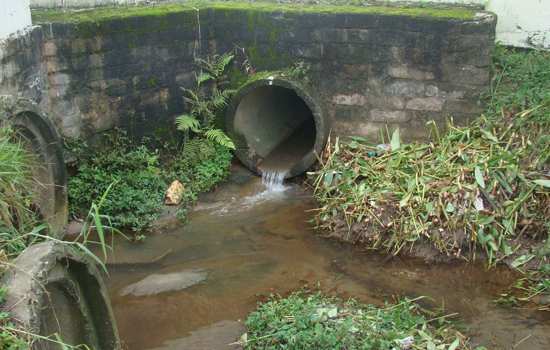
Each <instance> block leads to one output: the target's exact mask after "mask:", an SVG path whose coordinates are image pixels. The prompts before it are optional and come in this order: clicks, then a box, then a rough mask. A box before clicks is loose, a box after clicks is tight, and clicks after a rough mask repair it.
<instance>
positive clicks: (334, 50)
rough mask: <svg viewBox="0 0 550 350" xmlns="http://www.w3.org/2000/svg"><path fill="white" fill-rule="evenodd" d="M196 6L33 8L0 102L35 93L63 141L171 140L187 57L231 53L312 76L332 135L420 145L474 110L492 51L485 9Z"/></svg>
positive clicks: (1, 78)
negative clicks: (118, 131)
mask: <svg viewBox="0 0 550 350" xmlns="http://www.w3.org/2000/svg"><path fill="white" fill-rule="evenodd" d="M197 9H198V11H197ZM197 9H195V8H191V7H187V6H185V5H182V4H170V5H157V6H145V7H123V8H120V9H117V8H109V9H91V10H81V11H78V12H71V11H61V10H60V11H55V10H49V11H34V12H33V18H34V23H35V24H40V25H41V28H38V29H37V30H36V31H35V32H33V33H34V34H33V36H32V38H31V39H32V40H29V38H27V39H22V40H19V39H16V38H15V39H13V40H12V41H11V42H10V43H7V44H6V45H0V57H1V58H2V61H1V62H2V63H0V64H1V65H2V68H3V69H2V72H4V73H3V74H2V75H0V92H2V91H10V93H11V90H13V89H12V88H13V87H14V86H16V87H17V86H18V87H23V88H24V87H25V86H39V87H40V89H38V90H39V92H40V94H37V95H36V98H37V99H39V100H40V101H37V102H40V106H41V107H42V108H44V112H46V113H47V114H49V115H51V116H54V119H53V121H54V123H55V125H56V127H57V128H58V129H59V131H60V132H61V133H62V134H63V135H64V136H72V137H81V138H86V137H88V136H91V135H94V134H96V133H98V132H100V131H104V130H107V129H110V128H112V127H114V126H119V127H122V128H125V129H127V130H128V131H129V133H130V135H134V136H138V137H139V136H141V135H145V134H149V135H151V134H153V135H154V136H156V137H160V138H164V137H171V136H172V135H173V134H175V133H176V131H175V127H174V117H175V116H176V115H180V114H181V113H182V112H184V111H185V110H186V109H187V106H186V105H185V104H184V102H183V99H182V91H181V89H180V88H181V87H185V88H192V87H194V86H195V74H194V73H195V70H196V65H195V64H194V58H196V57H206V56H207V55H212V54H221V53H225V52H234V50H235V48H236V47H238V48H239V50H238V52H244V53H245V56H246V61H247V63H249V64H251V65H252V67H253V68H254V70H255V71H257V72H263V71H281V70H285V69H288V68H289V67H291V66H292V65H294V64H295V63H296V62H301V63H303V65H302V66H303V67H308V69H307V70H304V71H303V73H304V75H305V77H304V80H305V79H307V81H308V82H309V85H310V86H312V87H313V88H314V89H315V93H314V94H313V95H315V98H316V100H315V101H316V104H317V105H318V108H319V110H320V111H321V115H322V117H323V118H324V119H323V120H324V124H325V127H326V129H327V130H330V132H331V135H333V136H346V135H359V136H364V137H373V138H375V137H377V136H378V135H379V132H380V130H384V129H385V128H386V127H389V128H390V129H392V128H395V127H400V128H401V131H402V135H403V136H404V137H405V138H407V139H412V138H422V137H425V136H426V135H427V131H426V128H425V124H426V122H427V121H429V120H435V121H436V122H441V123H444V121H445V120H446V119H447V118H448V117H450V116H452V117H453V118H454V120H455V122H457V123H464V122H466V121H467V120H469V119H471V118H473V117H475V116H478V115H479V112H480V111H481V106H480V105H479V104H478V101H479V96H480V93H481V92H482V91H484V90H485V89H486V87H487V86H488V84H489V81H490V75H489V72H490V62H491V54H492V50H493V47H494V35H495V25H496V17H495V16H494V15H492V14H491V13H488V12H483V11H478V10H475V9H464V8H435V9H434V8H429V7H424V8H414V7H408V8H396V7H388V8H386V7H379V6H368V7H349V6H343V7H338V6H318V7H317V6H315V5H302V6H292V5H283V4H260V3H246V4H241V3H222V4H216V3H205V4H204V5H200V6H199V7H198V8H197ZM30 44H32V47H31V48H29V47H27V46H29V45H30ZM31 57H32V58H33V59H32V60H29V59H27V58H31ZM34 58H38V59H39V60H40V63H39V64H37V63H36V62H35V61H36V60H35V59H34ZM29 66H33V67H34V68H33V69H29ZM235 68H237V70H238V68H240V66H239V64H236V65H235ZM26 72H33V75H32V77H33V79H32V81H31V80H30V79H28V78H30V77H27V76H26V74H27V73H26ZM35 73H36V74H35ZM34 78H36V79H34ZM236 80H240V78H239V79H236ZM34 82H39V83H40V84H38V85H37V84H35V83H34ZM299 82H301V81H299ZM266 91H267V90H266ZM308 92H309V90H308ZM265 93H274V92H265ZM257 94H261V93H260V92H258V93H257ZM282 95H284V94H279V93H277V96H282ZM287 96H290V95H287ZM281 98H282V97H281ZM251 99H252V97H251ZM305 102H306V105H307V101H305ZM246 105H247V103H244V104H243V108H245V107H246ZM310 107H311V106H310ZM279 114H280V113H279ZM241 129H242V128H241ZM257 130H259V128H258V129H257ZM283 134H284V133H281V134H280V136H281V135H283ZM264 139H265V138H264ZM306 139H307V138H306ZM250 142H251V141H250V140H249V143H250ZM266 147H267V146H266ZM261 148H262V146H261V145H259V144H258V145H256V146H254V147H253V149H256V151H258V152H259V153H262V152H263V151H265V150H262V149H261ZM314 148H315V147H314Z"/></svg>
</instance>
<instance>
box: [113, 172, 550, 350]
mask: <svg viewBox="0 0 550 350" xmlns="http://www.w3.org/2000/svg"><path fill="white" fill-rule="evenodd" d="M312 208H314V203H313V201H312V199H311V196H310V194H308V193H307V192H305V191H304V190H303V189H301V188H300V187H298V186H292V185H289V186H287V187H286V188H277V190H275V191H266V190H265V187H264V186H263V185H262V182H261V179H259V178H257V177H255V176H252V175H251V174H249V173H248V172H246V171H244V170H242V169H240V168H238V169H236V170H234V171H233V174H232V176H231V178H230V180H229V181H228V182H227V183H226V184H224V185H222V186H221V187H220V188H219V189H218V190H216V191H214V192H212V193H210V194H208V195H205V196H203V197H202V198H201V200H200V201H199V203H198V204H197V206H196V207H195V208H194V210H193V211H192V212H191V213H190V215H189V222H188V223H187V224H185V225H182V224H174V225H168V226H167V227H166V228H165V229H163V230H161V231H162V232H161V233H158V234H155V235H152V236H150V237H147V239H146V240H145V241H144V242H142V243H130V242H126V241H124V240H118V241H116V242H115V255H114V256H112V257H110V261H109V264H108V266H109V270H110V278H109V280H108V285H109V289H110V293H111V300H112V303H113V307H114V311H115V315H116V318H117V322H118V327H119V330H120V334H121V338H122V339H123V341H124V344H125V347H126V348H127V349H131V350H145V349H156V350H159V349H201V350H202V349H232V348H238V347H236V346H234V345H233V346H231V345H228V344H230V343H232V342H234V341H235V340H236V339H237V338H238V337H239V336H240V335H241V334H242V333H243V332H244V326H243V322H242V321H243V320H244V318H245V317H246V315H247V313H249V312H250V311H252V310H253V309H254V308H255V305H256V303H257V302H258V301H261V300H265V298H266V297H267V296H269V295H270V294H271V293H280V294H285V293H288V292H290V291H292V290H296V289H299V288H301V287H303V286H304V285H309V286H319V287H320V288H321V289H322V290H324V291H325V292H327V293H330V294H333V295H339V296H342V297H348V296H353V297H355V298H358V299H360V300H361V301H364V302H367V303H374V304H382V303H383V302H384V300H391V298H392V297H393V296H408V297H417V296H427V297H429V299H424V301H422V303H423V304H424V305H425V306H427V307H430V308H439V307H444V308H445V312H446V313H454V312H458V313H459V314H460V320H461V323H462V324H463V325H464V327H466V328H467V329H468V334H470V335H471V336H472V338H473V342H474V343H475V344H482V345H485V346H486V347H487V348H489V349H494V348H496V349H526V350H527V349H529V350H538V349H540V350H542V349H545V350H546V349H550V317H549V315H548V313H541V312H536V311H532V310H518V309H510V308H505V307H502V306H498V305H496V304H495V303H494V302H493V300H494V299H495V297H496V296H497V295H498V293H499V292H502V291H504V290H505V289H506V288H507V287H508V286H509V285H510V283H512V281H513V280H514V277H515V276H513V274H512V273H511V272H509V271H508V270H506V269H500V270H499V269H494V270H490V271H486V270H485V269H484V268H483V266H474V265H471V264H461V263H456V264H427V263H424V262H423V261H421V260H415V259H401V258H388V257H387V256H384V255H377V254H373V253H367V252H364V251H361V250H359V249H357V248H355V247H352V246H350V245H346V244H341V243H338V242H334V241H331V240H328V239H325V238H321V237H319V235H316V234H315V233H314V232H313V231H312V229H311V227H310V225H309V224H308V220H309V218H310V217H311V215H312V213H311V211H310V210H311V209H312Z"/></svg>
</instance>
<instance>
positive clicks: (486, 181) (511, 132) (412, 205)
mask: <svg viewBox="0 0 550 350" xmlns="http://www.w3.org/2000/svg"><path fill="white" fill-rule="evenodd" d="M549 67H550V54H549V53H544V52H536V51H530V52H524V51H514V50H508V49H504V48H498V50H497V52H496V55H495V59H494V65H493V69H494V73H495V74H494V79H493V82H492V85H491V89H490V91H489V92H488V93H487V96H486V97H485V101H486V104H487V109H486V112H485V113H484V114H483V115H481V116H480V117H479V118H478V119H477V120H476V121H474V122H473V123H472V124H471V125H470V126H468V127H457V126H454V125H453V124H452V123H449V125H448V127H447V130H446V131H445V132H441V131H440V130H438V129H437V127H436V126H435V124H433V123H429V125H427V127H429V128H431V130H432V139H431V142H429V143H413V144H401V142H400V139H399V133H398V131H397V132H394V133H393V135H392V136H389V135H388V139H387V140H385V142H389V143H390V144H391V147H390V148H391V149H390V151H388V152H385V153H384V152H380V149H378V148H377V147H376V146H374V145H373V144H371V143H369V142H368V140H364V139H361V138H355V139H352V140H350V141H347V142H339V141H337V142H336V143H333V144H332V145H329V146H328V148H327V151H326V152H325V154H324V157H323V159H322V169H321V170H320V171H319V172H316V173H314V185H315V196H316V198H317V199H318V201H319V203H320V208H319V210H318V212H317V215H316V220H317V224H318V225H319V226H320V227H322V228H325V229H327V230H329V231H331V232H334V233H335V234H336V235H338V236H340V237H342V238H344V239H347V240H352V241H356V242H361V243H363V244H365V245H367V246H369V247H372V248H385V249H388V250H390V251H391V252H393V253H398V252H400V251H403V249H412V248H413V247H414V245H415V244H417V243H418V242H428V243H429V244H430V245H432V246H433V247H434V248H435V249H437V250H438V251H439V252H440V253H442V254H445V255H454V256H458V257H467V256H468V254H467V253H469V254H470V255H473V254H475V253H476V252H477V251H479V250H480V249H481V250H483V251H484V252H486V254H487V256H488V257H489V261H490V263H491V264H493V263H495V262H498V261H500V260H502V259H507V258H514V259H515V260H514V262H513V265H516V266H519V265H521V264H524V263H526V262H528V261H529V260H531V258H532V257H534V256H535V255H536V256H537V257H539V258H541V259H542V263H545V261H546V256H547V255H548V253H550V250H546V251H545V249H544V248H542V249H537V250H536V251H535V249H534V248H533V247H539V246H540V245H541V244H542V242H544V241H547V242H548V236H549V232H550V225H549V223H548V218H549V217H550V165H549V160H550V134H549V130H550V69H549ZM547 248H548V244H547Z"/></svg>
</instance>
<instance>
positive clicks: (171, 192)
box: [164, 180, 185, 205]
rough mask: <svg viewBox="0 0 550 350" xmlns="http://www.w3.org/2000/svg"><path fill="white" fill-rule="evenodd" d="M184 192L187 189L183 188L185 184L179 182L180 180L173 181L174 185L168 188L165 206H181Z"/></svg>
mask: <svg viewBox="0 0 550 350" xmlns="http://www.w3.org/2000/svg"><path fill="white" fill-rule="evenodd" d="M184 190H185V187H183V184H182V183H181V182H179V181H178V180H174V181H172V183H171V184H170V186H169V187H168V190H166V196H165V200H164V204H166V205H178V204H180V202H181V200H182V198H183V191H184Z"/></svg>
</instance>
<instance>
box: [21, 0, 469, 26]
mask: <svg viewBox="0 0 550 350" xmlns="http://www.w3.org/2000/svg"><path fill="white" fill-rule="evenodd" d="M197 9H199V10H201V9H204V10H207V9H215V10H227V11H235V10H238V11H243V10H246V11H258V12H288V13H321V14H346V13H350V14H377V15H391V16H410V17H430V18H435V19H458V20H472V19H473V18H474V15H475V13H476V10H474V9H470V8H465V7H448V8H440V7H426V6H417V7H412V6H406V7H399V6H356V5H305V4H277V3H262V2H257V3H248V2H233V1H227V2H209V1H196V2H189V3H186V4H163V5H158V6H131V7H109V8H98V9H91V10H83V11H82V10H81V11H70V10H34V11H33V12H32V17H33V22H34V23H49V22H66V23H67V22H68V23H81V22H102V21H109V20H115V19H122V18H129V17H145V16H166V15H169V14H174V13H181V12H195V11H196V10H197Z"/></svg>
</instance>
